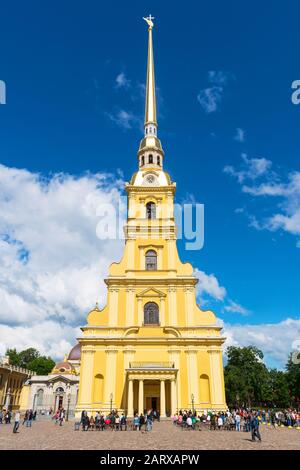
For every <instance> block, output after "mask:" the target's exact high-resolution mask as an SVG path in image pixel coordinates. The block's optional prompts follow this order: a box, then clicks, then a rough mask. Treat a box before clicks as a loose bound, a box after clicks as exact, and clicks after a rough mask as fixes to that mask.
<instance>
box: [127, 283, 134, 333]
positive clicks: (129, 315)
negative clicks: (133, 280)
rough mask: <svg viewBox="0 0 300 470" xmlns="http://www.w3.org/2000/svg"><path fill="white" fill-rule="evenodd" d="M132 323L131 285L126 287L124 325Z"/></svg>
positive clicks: (132, 291) (132, 296) (132, 300)
mask: <svg viewBox="0 0 300 470" xmlns="http://www.w3.org/2000/svg"><path fill="white" fill-rule="evenodd" d="M133 325H134V289H133V287H132V286H128V287H127V288H126V326H133Z"/></svg>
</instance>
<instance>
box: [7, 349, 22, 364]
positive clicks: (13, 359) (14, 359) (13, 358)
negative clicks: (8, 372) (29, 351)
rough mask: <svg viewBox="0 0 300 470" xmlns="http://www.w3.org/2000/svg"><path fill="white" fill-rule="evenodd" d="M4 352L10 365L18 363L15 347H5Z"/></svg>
mask: <svg viewBox="0 0 300 470" xmlns="http://www.w3.org/2000/svg"><path fill="white" fill-rule="evenodd" d="M5 354H6V356H8V357H9V362H10V364H11V365H13V366H18V365H20V358H19V354H18V353H17V350H16V348H14V349H7V351H6V353H5Z"/></svg>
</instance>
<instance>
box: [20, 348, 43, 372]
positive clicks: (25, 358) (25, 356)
mask: <svg viewBox="0 0 300 470" xmlns="http://www.w3.org/2000/svg"><path fill="white" fill-rule="evenodd" d="M38 357H40V353H39V352H38V350H37V349H35V348H28V349H24V351H21V352H20V353H19V360H20V362H19V365H20V367H24V368H25V369H26V368H27V369H28V364H29V363H30V362H32V361H33V360H34V359H37V358H38Z"/></svg>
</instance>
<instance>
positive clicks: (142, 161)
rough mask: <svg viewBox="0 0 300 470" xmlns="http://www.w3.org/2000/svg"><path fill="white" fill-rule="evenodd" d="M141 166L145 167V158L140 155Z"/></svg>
mask: <svg viewBox="0 0 300 470" xmlns="http://www.w3.org/2000/svg"><path fill="white" fill-rule="evenodd" d="M141 165H142V166H143V165H145V157H144V155H142V159H141Z"/></svg>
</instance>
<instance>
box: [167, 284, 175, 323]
mask: <svg viewBox="0 0 300 470" xmlns="http://www.w3.org/2000/svg"><path fill="white" fill-rule="evenodd" d="M168 292H169V325H170V326H177V302H176V287H175V286H170V287H169V289H168Z"/></svg>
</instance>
